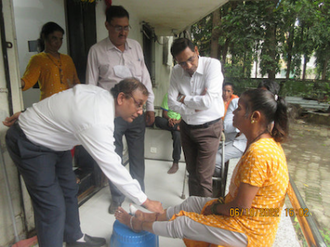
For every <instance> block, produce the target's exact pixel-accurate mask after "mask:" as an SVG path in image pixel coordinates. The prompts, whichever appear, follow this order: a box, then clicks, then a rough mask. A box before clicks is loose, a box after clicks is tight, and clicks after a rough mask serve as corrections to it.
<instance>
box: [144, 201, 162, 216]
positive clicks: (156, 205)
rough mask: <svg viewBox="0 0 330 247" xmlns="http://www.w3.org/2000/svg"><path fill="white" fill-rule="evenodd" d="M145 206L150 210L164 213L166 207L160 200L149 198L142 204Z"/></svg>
mask: <svg viewBox="0 0 330 247" xmlns="http://www.w3.org/2000/svg"><path fill="white" fill-rule="evenodd" d="M142 206H143V207H145V208H146V209H148V210H149V211H152V212H155V213H159V214H162V213H164V208H163V206H162V204H161V203H160V202H159V201H153V200H150V199H148V198H147V200H146V201H145V202H144V203H143V204H142Z"/></svg>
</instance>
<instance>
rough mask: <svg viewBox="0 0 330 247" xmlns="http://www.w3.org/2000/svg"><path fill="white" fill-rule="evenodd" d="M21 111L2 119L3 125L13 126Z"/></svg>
mask: <svg viewBox="0 0 330 247" xmlns="http://www.w3.org/2000/svg"><path fill="white" fill-rule="evenodd" d="M21 113H22V112H20V111H19V112H16V113H15V114H14V115H12V116H11V117H6V119H5V121H2V123H3V125H4V126H7V127H10V126H12V125H13V124H14V123H15V122H16V121H17V120H18V117H19V115H20V114H21Z"/></svg>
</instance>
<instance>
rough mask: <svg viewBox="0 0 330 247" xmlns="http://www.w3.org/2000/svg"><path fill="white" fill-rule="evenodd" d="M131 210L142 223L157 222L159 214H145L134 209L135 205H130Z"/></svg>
mask: <svg viewBox="0 0 330 247" xmlns="http://www.w3.org/2000/svg"><path fill="white" fill-rule="evenodd" d="M129 210H130V213H131V214H132V215H134V216H135V217H136V218H138V219H139V220H140V221H147V222H154V221H156V220H157V213H145V212H143V211H141V210H138V209H137V208H136V207H134V205H133V204H130V205H129Z"/></svg>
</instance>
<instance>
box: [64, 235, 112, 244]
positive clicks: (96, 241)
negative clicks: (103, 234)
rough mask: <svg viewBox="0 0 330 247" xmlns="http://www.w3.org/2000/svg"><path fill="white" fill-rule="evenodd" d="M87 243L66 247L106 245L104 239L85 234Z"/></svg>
mask: <svg viewBox="0 0 330 247" xmlns="http://www.w3.org/2000/svg"><path fill="white" fill-rule="evenodd" d="M84 240H85V242H74V243H66V247H101V246H103V245H105V243H106V241H105V239H104V238H97V237H91V236H88V235H87V234H85V237H84Z"/></svg>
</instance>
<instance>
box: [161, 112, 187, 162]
mask: <svg viewBox="0 0 330 247" xmlns="http://www.w3.org/2000/svg"><path fill="white" fill-rule="evenodd" d="M155 124H156V126H157V127H158V128H161V129H163V130H168V131H171V134H172V140H173V152H172V159H173V162H176V163H178V162H179V160H180V156H181V138H180V131H178V130H177V129H176V126H174V127H170V126H168V121H167V119H166V118H163V117H156V119H155Z"/></svg>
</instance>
